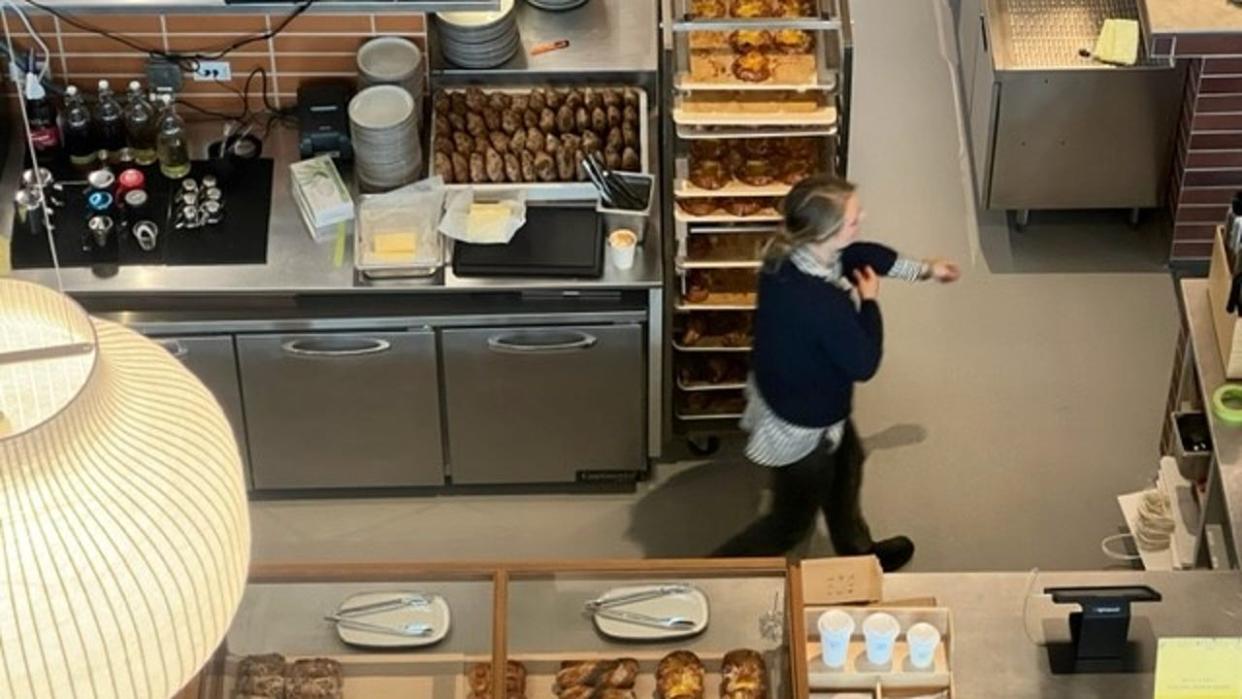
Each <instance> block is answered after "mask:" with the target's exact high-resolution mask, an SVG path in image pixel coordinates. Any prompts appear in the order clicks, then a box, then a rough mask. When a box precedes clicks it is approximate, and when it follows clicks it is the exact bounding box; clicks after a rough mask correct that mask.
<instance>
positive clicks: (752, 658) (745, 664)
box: [720, 649, 768, 699]
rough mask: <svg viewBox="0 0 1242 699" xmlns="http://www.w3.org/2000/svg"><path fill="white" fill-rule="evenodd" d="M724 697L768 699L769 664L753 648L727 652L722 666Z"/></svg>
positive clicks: (731, 698)
mask: <svg viewBox="0 0 1242 699" xmlns="http://www.w3.org/2000/svg"><path fill="white" fill-rule="evenodd" d="M720 674H721V682H720V696H721V697H722V699H767V674H768V668H767V665H766V664H765V663H764V662H763V656H762V655H760V654H759V653H757V652H755V651H753V650H746V649H742V650H735V651H730V652H729V653H726V654H725V657H724V661H723V662H722V663H721V667H720Z"/></svg>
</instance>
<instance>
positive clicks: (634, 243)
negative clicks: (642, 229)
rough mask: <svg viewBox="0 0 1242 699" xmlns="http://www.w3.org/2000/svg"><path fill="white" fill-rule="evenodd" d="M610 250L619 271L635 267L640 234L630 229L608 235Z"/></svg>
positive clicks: (621, 229)
mask: <svg viewBox="0 0 1242 699" xmlns="http://www.w3.org/2000/svg"><path fill="white" fill-rule="evenodd" d="M608 250H609V251H610V254H611V256H612V263H613V264H614V265H616V267H617V269H629V268H631V267H633V266H634V253H635V252H636V251H637V250H638V234H636V233H635V232H634V231H632V230H630V229H628V228H618V229H617V230H615V231H613V232H612V233H609V234H608Z"/></svg>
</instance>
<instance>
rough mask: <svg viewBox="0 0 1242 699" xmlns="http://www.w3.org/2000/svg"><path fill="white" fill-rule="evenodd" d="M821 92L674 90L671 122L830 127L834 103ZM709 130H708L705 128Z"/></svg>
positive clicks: (832, 122) (833, 116)
mask: <svg viewBox="0 0 1242 699" xmlns="http://www.w3.org/2000/svg"><path fill="white" fill-rule="evenodd" d="M829 101H830V100H828V99H827V98H826V96H825V95H824V93H821V92H806V91H802V92H799V91H794V90H776V91H770V92H769V91H753V90H704V91H697V92H691V93H688V94H678V95H676V96H675V97H674V100H673V123H675V124H677V125H678V126H690V127H705V126H718V127H739V128H742V127H745V128H749V129H751V130H753V129H754V128H755V127H756V126H778V127H794V126H797V127H803V128H806V127H819V128H821V129H825V128H829V127H834V126H836V123H837V110H836V107H835V106H833V105H832V104H830V103H829ZM707 133H710V132H707Z"/></svg>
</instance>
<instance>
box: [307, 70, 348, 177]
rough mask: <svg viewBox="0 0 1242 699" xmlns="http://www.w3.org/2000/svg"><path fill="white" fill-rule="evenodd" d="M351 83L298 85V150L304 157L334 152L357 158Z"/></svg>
mask: <svg viewBox="0 0 1242 699" xmlns="http://www.w3.org/2000/svg"><path fill="white" fill-rule="evenodd" d="M352 93H353V90H352V88H351V87H350V86H349V84H348V83H343V82H335V81H331V82H323V81H316V82H311V83H302V84H301V85H299V86H298V149H299V150H300V151H301V154H302V158H304V159H305V158H312V157H314V156H317V155H330V156H332V157H333V158H335V159H337V160H353V158H354V149H353V146H352V145H351V144H350V141H349V98H350V97H351V96H352Z"/></svg>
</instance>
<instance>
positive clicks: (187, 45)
mask: <svg viewBox="0 0 1242 699" xmlns="http://www.w3.org/2000/svg"><path fill="white" fill-rule="evenodd" d="M74 17H75V18H76V19H80V20H82V21H83V22H86V23H89V24H91V25H94V26H97V27H100V28H103V29H107V30H110V31H113V32H116V33H119V34H124V35H126V36H127V37H129V38H132V39H133V40H135V41H137V42H138V43H140V44H142V45H144V46H150V47H152V48H158V49H163V50H166V51H170V50H171V51H185V52H192V51H195V50H204V49H212V48H219V47H221V46H222V45H227V44H229V43H231V42H233V41H235V40H236V39H237V38H239V37H242V36H247V35H252V34H255V33H261V32H264V31H267V30H268V29H270V28H272V27H274V26H276V25H277V24H279V22H280V21H281V20H282V19H283V17H284V15H283V14H282V13H275V14H272V15H265V14H227V13H217V12H211V13H201V14H167V15H159V14H154V13H146V14H129V15H113V14H107V15H104V14H100V15H92V14H75V15H74ZM31 19H32V23H33V24H34V26H35V30H36V31H38V32H39V34H40V36H41V37H42V38H43V41H44V43H46V44H47V45H48V47H49V48H50V49H51V50H52V52H53V54H54V59H53V61H52V73H53V78H54V79H55V80H56V82H59V83H66V82H67V83H73V84H76V85H78V86H79V87H82V88H84V89H86V90H87V91H89V92H93V91H94V90H95V85H96V83H98V81H99V80H100V79H101V78H107V79H108V80H111V81H112V83H113V87H114V88H116V87H122V88H123V86H124V84H125V83H128V82H129V81H130V80H133V79H139V80H144V81H145V68H144V66H145V60H146V57H145V55H144V54H143V53H141V52H138V51H135V50H134V49H131V48H129V47H127V46H125V45H124V44H121V43H118V42H116V41H113V40H112V39H109V38H106V37H102V36H98V35H94V34H91V33H89V32H85V31H83V30H81V29H79V28H77V27H74V26H72V25H70V24H68V23H66V22H64V21H62V20H60V19H58V18H56V17H51V16H47V15H33V16H32V17H31ZM20 26H21V25H20V23H19V22H18V21H17V19H16V18H15V17H13V16H12V15H11V14H10V16H9V28H10V29H11V30H13V34H14V40H15V41H14V43H15V45H17V46H25V45H28V44H29V35H28V34H26V32H25V30H24V29H19V27H20ZM379 35H400V36H405V37H408V38H410V39H411V40H413V41H414V42H415V43H417V44H418V45H419V46H420V47H422V48H423V49H424V52H425V51H426V46H427V30H426V22H425V18H424V16H423V15H422V14H419V13H414V12H384V13H353V14H339V13H321V14H315V13H313V12H312V13H308V14H306V15H303V16H301V17H299V18H297V19H296V20H294V21H293V22H292V23H290V25H289V26H288V27H287V28H286V29H285V30H284V31H283V32H282V33H281V34H280V35H278V36H276V37H275V38H273V39H270V40H265V41H259V42H255V43H252V44H248V45H246V46H244V47H242V48H239V49H237V50H236V51H234V52H233V53H230V54H229V56H228V57H227V59H226V60H228V61H229V62H230V64H231V68H232V80H230V81H227V82H224V83H217V82H195V81H194V80H193V79H192V78H191V77H190V76H186V77H185V86H184V94H185V99H186V100H189V101H191V102H192V103H195V104H198V105H200V106H202V107H204V108H207V109H211V110H213V111H221V112H226V113H236V112H238V111H240V108H241V99H240V97H239V96H238V94H237V93H236V92H233V91H234V90H235V91H241V90H242V88H243V85H244V83H245V82H246V76H247V75H248V74H249V73H250V72H251V71H252V70H253V69H254V68H255V67H257V66H262V67H263V68H265V69H266V70H267V71H268V75H269V94H271V95H273V96H274V97H275V99H276V100H277V101H278V102H280V103H282V104H292V103H293V102H294V101H295V97H296V94H297V88H298V85H299V84H300V83H301V82H302V81H304V80H310V79H315V78H324V77H333V78H349V79H351V80H352V79H354V78H355V77H356V73H357V69H356V64H355V62H354V55H355V53H356V52H357V50H358V47H359V46H360V45H361V44H362V43H363V42H365V41H366V40H367V39H369V38H371V37H373V36H379ZM204 52H205V51H204ZM424 56H425V53H424ZM423 65H424V68H425V67H426V65H427V61H426V60H425V59H424V61H423ZM259 91H260V81H259V79H258V78H257V77H256V78H255V80H254V81H253V82H252V84H251V104H252V108H253V109H259V108H261V106H262V102H261V100H260V98H259V95H260V92H259Z"/></svg>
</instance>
